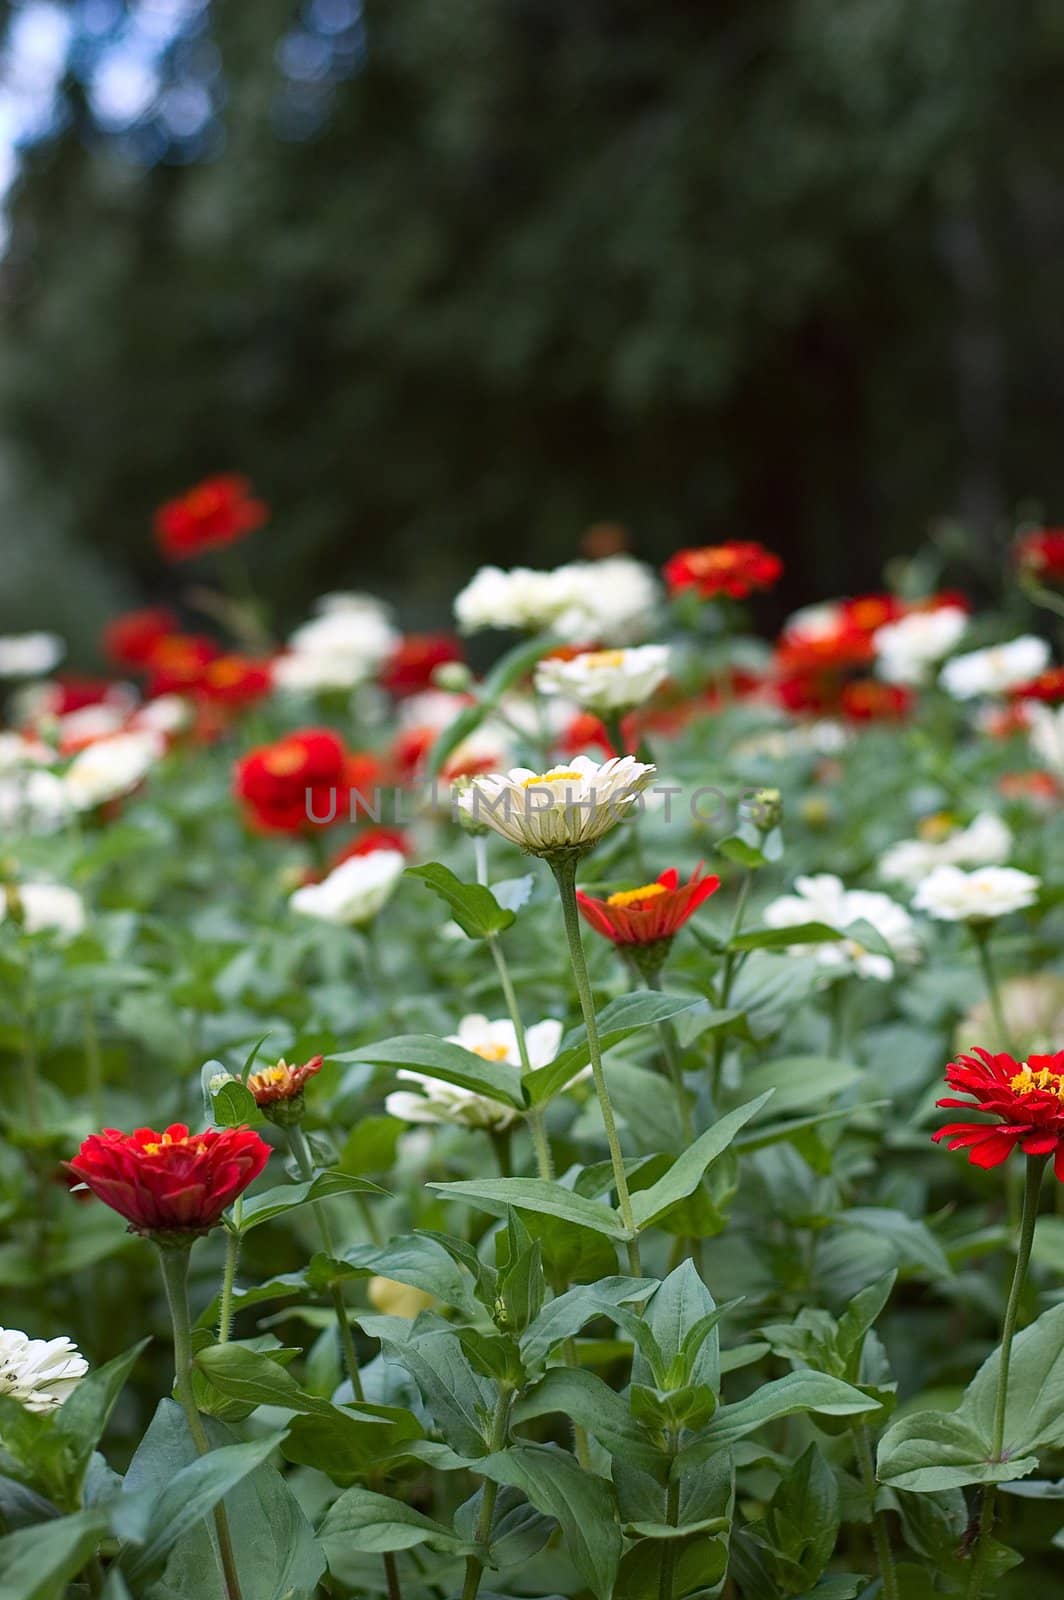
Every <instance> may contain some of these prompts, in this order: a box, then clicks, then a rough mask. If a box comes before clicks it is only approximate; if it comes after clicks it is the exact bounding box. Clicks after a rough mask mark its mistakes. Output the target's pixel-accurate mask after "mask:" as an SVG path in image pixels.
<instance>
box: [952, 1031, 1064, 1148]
mask: <svg viewBox="0 0 1064 1600" xmlns="http://www.w3.org/2000/svg"><path fill="white" fill-rule="evenodd" d="M946 1082H947V1083H948V1084H949V1086H950V1088H951V1089H960V1090H963V1091H964V1092H965V1093H966V1094H970V1095H973V1096H974V1097H975V1098H974V1100H955V1099H953V1098H951V1097H947V1098H946V1099H944V1100H939V1101H938V1104H939V1105H940V1106H943V1107H947V1106H949V1107H952V1106H956V1107H958V1108H960V1109H961V1110H964V1111H985V1112H986V1113H987V1114H988V1115H989V1116H992V1117H996V1118H997V1121H996V1122H948V1123H947V1124H946V1126H945V1127H944V1128H940V1129H939V1130H938V1132H937V1133H936V1134H933V1135H932V1138H933V1139H934V1140H935V1141H936V1142H937V1141H938V1140H939V1139H944V1140H945V1141H946V1143H947V1145H948V1147H949V1148H950V1149H951V1150H961V1149H967V1150H968V1152H969V1155H968V1159H969V1161H970V1162H971V1163H972V1165H973V1166H976V1167H996V1166H1000V1164H1001V1162H1002V1161H1004V1160H1005V1159H1006V1157H1007V1156H1010V1155H1011V1154H1012V1152H1013V1150H1015V1149H1017V1148H1019V1149H1020V1150H1022V1151H1023V1153H1024V1155H1028V1156H1048V1155H1052V1156H1053V1158H1054V1171H1055V1172H1056V1175H1057V1177H1058V1178H1060V1179H1061V1180H1064V1050H1058V1051H1056V1053H1055V1054H1054V1055H1051V1056H1029V1057H1028V1058H1027V1060H1026V1061H1025V1062H1021V1061H1016V1060H1014V1059H1013V1057H1012V1056H1009V1055H1004V1054H1001V1055H993V1054H992V1053H991V1052H990V1051H989V1050H982V1049H976V1050H975V1051H973V1053H972V1054H971V1055H970V1056H961V1057H960V1058H959V1059H958V1060H957V1061H951V1062H950V1064H949V1066H948V1067H947V1068H946Z"/></svg>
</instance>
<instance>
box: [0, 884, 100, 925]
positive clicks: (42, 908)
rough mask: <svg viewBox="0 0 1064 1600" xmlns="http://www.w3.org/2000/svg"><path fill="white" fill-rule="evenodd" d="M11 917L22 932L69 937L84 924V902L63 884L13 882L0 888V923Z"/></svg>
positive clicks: (76, 893) (73, 890)
mask: <svg viewBox="0 0 1064 1600" xmlns="http://www.w3.org/2000/svg"><path fill="white" fill-rule="evenodd" d="M6 917H11V918H12V919H13V920H14V921H15V922H16V923H17V924H18V925H19V926H20V927H21V928H22V930H23V932H25V933H48V932H51V933H54V934H55V935H56V936H57V937H58V938H60V939H72V938H74V937H75V936H76V935H77V934H79V933H81V932H82V930H83V929H84V927H85V923H86V916H85V902H84V900H83V899H82V898H81V896H80V894H78V891H77V890H76V889H70V888H68V887H67V885H66V884H63V883H15V884H7V885H5V886H4V887H3V889H2V890H0V922H3V921H4V919H5V918H6Z"/></svg>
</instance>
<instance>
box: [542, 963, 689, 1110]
mask: <svg viewBox="0 0 1064 1600" xmlns="http://www.w3.org/2000/svg"><path fill="white" fill-rule="evenodd" d="M704 1005H705V1001H703V1000H701V999H698V998H692V997H691V996H690V995H686V996H681V995H675V994H661V993H660V992H659V991H656V990H655V991H650V990H645V989H641V990H639V991H638V992H637V993H635V994H622V995H620V996H619V997H618V998H617V999H616V1000H611V1001H610V1003H609V1005H607V1006H604V1007H603V1009H602V1010H601V1011H600V1012H599V1014H598V1016H597V1017H596V1019H595V1021H596V1023H597V1025H598V1033H599V1046H600V1048H601V1050H602V1051H603V1053H605V1052H606V1051H607V1050H611V1049H612V1048H613V1046H614V1045H615V1044H620V1043H621V1041H622V1040H624V1039H627V1038H629V1037H630V1036H631V1035H632V1034H633V1033H638V1031H639V1030H640V1029H641V1028H651V1027H654V1026H655V1025H656V1024H657V1023H659V1022H667V1021H668V1020H669V1018H670V1017H675V1016H679V1014H680V1013H681V1012H683V1011H692V1010H694V1009H695V1007H697V1006H704ZM590 1060H591V1051H590V1048H589V1046H588V1042H587V1031H586V1030H585V1029H584V1028H575V1029H574V1030H573V1031H572V1032H571V1033H569V1034H567V1035H566V1037H565V1039H564V1040H563V1041H562V1048H561V1050H560V1051H559V1053H558V1055H557V1056H555V1058H554V1060H553V1061H550V1062H548V1063H547V1065H546V1066H545V1067H537V1068H535V1069H534V1070H533V1071H532V1072H527V1073H526V1074H525V1077H524V1087H525V1093H526V1094H527V1096H528V1101H529V1104H530V1105H534V1106H541V1105H544V1104H545V1103H546V1102H547V1101H548V1100H550V1099H552V1098H553V1097H554V1095H556V1094H558V1093H559V1092H560V1090H562V1089H564V1088H565V1086H566V1084H567V1083H570V1082H571V1081H572V1080H573V1078H575V1077H576V1074H577V1073H578V1072H582V1071H583V1070H584V1068H585V1067H586V1066H587V1064H588V1062H589V1061H590Z"/></svg>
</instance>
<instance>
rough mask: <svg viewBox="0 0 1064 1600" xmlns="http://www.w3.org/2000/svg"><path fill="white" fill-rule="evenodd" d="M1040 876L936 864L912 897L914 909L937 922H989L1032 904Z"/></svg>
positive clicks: (986, 868) (988, 868)
mask: <svg viewBox="0 0 1064 1600" xmlns="http://www.w3.org/2000/svg"><path fill="white" fill-rule="evenodd" d="M1041 887H1042V881H1041V879H1040V878H1036V877H1034V876H1033V875H1032V874H1031V873H1030V872H1020V871H1018V870H1017V869H1016V868H1015V867H979V868H977V869H976V871H974V872H963V871H962V870H961V868H960V867H950V866H945V867H936V868H935V870H934V871H933V872H932V873H931V875H930V877H928V878H926V879H925V880H924V882H923V883H922V884H921V885H920V887H919V889H918V890H917V891H916V894H915V895H914V896H913V905H914V906H915V908H916V910H917V911H926V912H927V915H928V916H929V917H934V918H936V919H937V920H938V921H939V922H989V921H991V920H992V919H993V918H995V917H1007V916H1008V915H1009V913H1010V912H1011V911H1023V910H1024V909H1025V908H1026V907H1027V906H1031V905H1034V902H1035V901H1036V900H1037V899H1038V891H1039V889H1040V888H1041Z"/></svg>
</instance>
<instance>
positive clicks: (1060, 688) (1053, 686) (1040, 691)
mask: <svg viewBox="0 0 1064 1600" xmlns="http://www.w3.org/2000/svg"><path fill="white" fill-rule="evenodd" d="M1009 698H1010V699H1011V700H1041V701H1043V702H1044V704H1045V705H1049V706H1056V705H1060V703H1061V702H1062V701H1064V667H1047V668H1046V670H1045V672H1041V673H1039V675H1038V677H1037V678H1032V679H1031V681H1030V682H1029V683H1021V684H1019V685H1018V686H1017V687H1016V688H1015V689H1010V690H1009Z"/></svg>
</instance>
